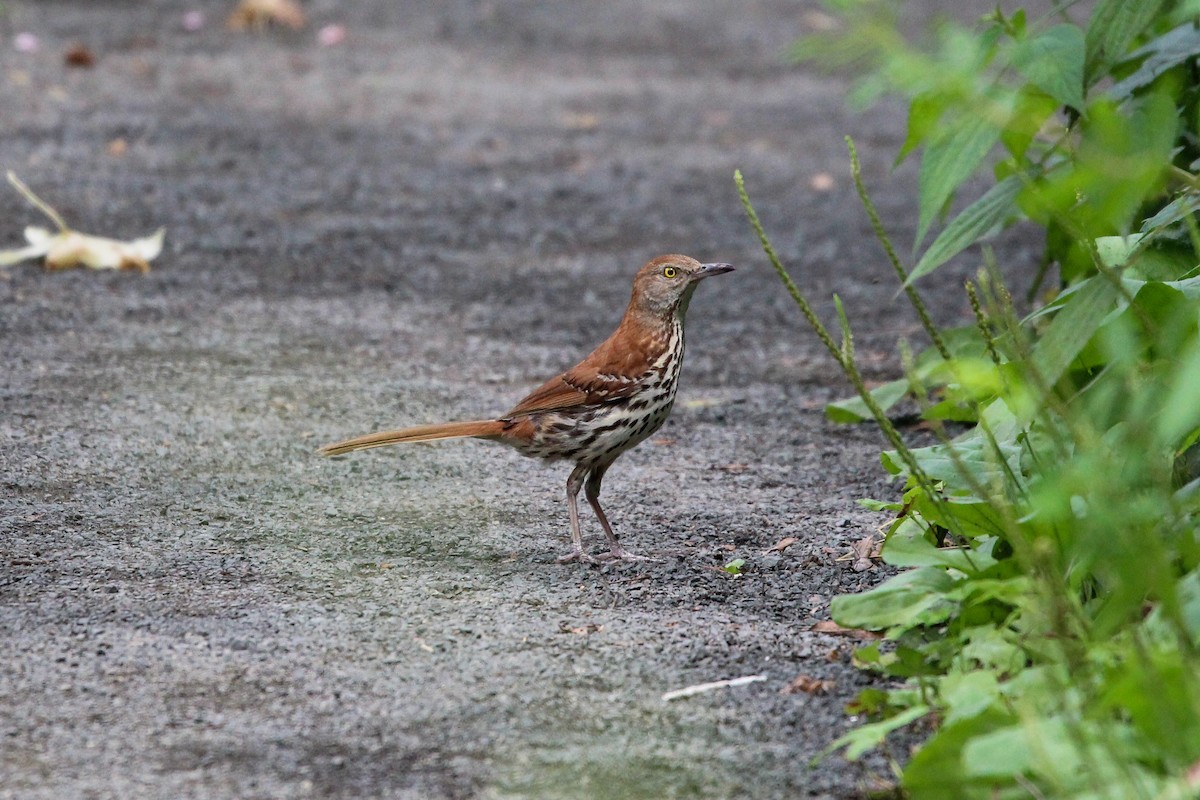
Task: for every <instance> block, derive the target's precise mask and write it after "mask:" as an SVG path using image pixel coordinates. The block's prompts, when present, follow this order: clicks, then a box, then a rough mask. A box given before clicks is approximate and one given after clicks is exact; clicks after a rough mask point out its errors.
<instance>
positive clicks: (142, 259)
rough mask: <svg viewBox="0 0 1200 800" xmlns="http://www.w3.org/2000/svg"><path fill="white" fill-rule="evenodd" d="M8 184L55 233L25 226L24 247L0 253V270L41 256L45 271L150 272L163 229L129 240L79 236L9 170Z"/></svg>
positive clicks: (160, 249) (163, 234) (161, 239)
mask: <svg viewBox="0 0 1200 800" xmlns="http://www.w3.org/2000/svg"><path fill="white" fill-rule="evenodd" d="M8 182H9V183H11V184H12V185H13V188H15V189H16V190H17V191H18V192H20V193H21V196H22V197H24V198H25V199H26V200H28V201H29V203H30V204H31V205H32V206H33V207H34V208H36V209H38V210H39V211H41V212H42V213H43V214H45V215H46V216H47V217H49V218H50V221H51V222H53V223H54V224H55V226H56V227H57V228H58V231H57V232H54V231H51V230H49V229H47V228H39V227H37V226H36V225H30V226H28V227H26V228H25V240H26V241H27V242H28V244H27V245H26V246H25V247H18V248H16V249H13V250H0V267H7V266H11V265H13V264H17V263H20V262H21V261H25V260H26V259H30V258H39V257H44V259H45V260H44V261H43V264H44V265H45V267H46V269H70V268H71V267H87V268H89V269H115V270H128V269H136V270H138V271H139V272H143V273H145V272H149V271H150V262H151V261H153V260H154V259H155V258H157V257H158V254H159V253H161V252H162V245H163V237H164V236H165V234H166V229H165V228H159V229H158V230H157V231H156V232H155V233H153V234H152V235H150V236H146V237H144V238H141V239H131V240H129V241H120V240H118V239H109V238H107V237H104V236H93V235H91V234H87V233H80V232H79V231H74V230H71V229H70V228H69V227H67V223H66V222H64V221H63V218H62V216H60V215H59V213H58V212H57V211H55V210H54V208H53V207H52V206H51V205H50V204H49V203H47V202H46V201H44V200H42V199H41V198H40V197H38V196H37V195H36V194H34V193H33V190H31V189H30V188H29V187H28V186H26V185H25V183H24V182H23V181H22V180H21V179H20V178H18V177H17V176H16V175H15V174H14V173H13V172H12V170H9V172H8Z"/></svg>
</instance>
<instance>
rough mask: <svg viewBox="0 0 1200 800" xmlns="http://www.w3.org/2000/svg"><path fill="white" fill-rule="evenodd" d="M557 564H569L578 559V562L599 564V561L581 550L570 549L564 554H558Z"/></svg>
mask: <svg viewBox="0 0 1200 800" xmlns="http://www.w3.org/2000/svg"><path fill="white" fill-rule="evenodd" d="M555 560H556V561H558V563H559V564H570V563H572V562H574V561H578V562H579V563H580V564H599V563H600V561H599V560H598V559H597V558H596V557H595V556H593V555H589V554H588V553H585V552H583V551H582V550H572V551H571V552H569V553H567V554H566V555H562V556H559V557H558V558H557V559H555Z"/></svg>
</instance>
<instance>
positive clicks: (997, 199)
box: [908, 175, 1023, 284]
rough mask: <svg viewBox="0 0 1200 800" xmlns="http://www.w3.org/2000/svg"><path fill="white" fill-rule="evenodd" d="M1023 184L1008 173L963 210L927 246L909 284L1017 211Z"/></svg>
mask: <svg viewBox="0 0 1200 800" xmlns="http://www.w3.org/2000/svg"><path fill="white" fill-rule="evenodd" d="M1022 185H1023V184H1022V181H1021V179H1020V177H1018V176H1016V175H1010V176H1009V177H1007V178H1005V179H1004V180H1002V181H1000V182H999V183H997V184H996V185H995V186H993V187H992V188H991V189H988V190H987V191H986V192H985V193H984V194H983V196H982V197H980V198H979V199H978V200H976V201H975V202H974V203H972V204H971V205H969V206H967V207H966V208H965V209H963V210H962V213H960V214H959V215H958V216H957V217H955V218H954V219H953V220H952V221H951V222H950V224H949V225H947V226H946V229H945V230H943V231H942V232H941V233H940V234H938V236H937V238H936V239H934V240H933V244H931V245H929V249H928V250H926V251H925V254H924V255H922V256H921V260H920V261H918V262H917V265H916V266H915V267H913V270H912V272H911V273H909V276H908V283H910V284H911V283H912V282H913V281H915V280H916V279H917V278H919V277H921V276H922V275H925V274H928V273H930V272H933V271H934V270H935V269H937V268H938V267H940V266H941V265H942V264H945V263H946V262H947V261H949V260H950V259H952V258H954V256H956V255H958V254H959V253H961V252H962V251H963V250H965V249H966V248H968V247H970V246H971V245H973V244H975V242H977V241H979V238H980V237H981V236H983V235H984V234H986V233H987V232H988V231H990V230H992V229H993V228H995V227H996V226H997V225H999V224H1001V223H1002V222H1004V220H1005V219H1007V218H1008V217H1009V216H1011V215H1012V214H1013V212H1014V211H1016V210H1017V195H1019V194H1020V193H1021V187H1022Z"/></svg>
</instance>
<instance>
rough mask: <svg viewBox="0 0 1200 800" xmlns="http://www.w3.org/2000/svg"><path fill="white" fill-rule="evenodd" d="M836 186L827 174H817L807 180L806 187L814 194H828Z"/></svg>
mask: <svg viewBox="0 0 1200 800" xmlns="http://www.w3.org/2000/svg"><path fill="white" fill-rule="evenodd" d="M835 185H836V184H835V183H834V180H833V176H832V175H830V174H829V173H828V172H818V173H817V174H816V175H813V176H812V177H811V178H809V179H808V187H809V188H810V189H812V190H813V191H814V192H828V191H829V190H830V189H832V188H833V187H834V186H835Z"/></svg>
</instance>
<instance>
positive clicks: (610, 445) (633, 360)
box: [320, 255, 733, 563]
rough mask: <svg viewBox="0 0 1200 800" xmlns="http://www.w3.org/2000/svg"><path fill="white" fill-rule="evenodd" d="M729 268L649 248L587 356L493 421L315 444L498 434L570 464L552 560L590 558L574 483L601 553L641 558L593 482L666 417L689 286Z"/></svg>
mask: <svg viewBox="0 0 1200 800" xmlns="http://www.w3.org/2000/svg"><path fill="white" fill-rule="evenodd" d="M732 270H733V267H731V266H730V265H728V264H701V263H700V262H699V261H697V260H696V259H694V258H688V257H687V256H681V255H667V256H659V257H658V258H656V259H654V260H652V261H650V262H649V263H648V264H646V266H644V267H642V268H641V270H639V271H638V274H637V276H636V277H635V278H634V279H633V296H632V297H630V299H629V307H628V308H626V309H625V316H624V317H622V319H621V324H620V325H618V326H617V330H616V331H615V332H614V333H613V334H612V336H609V337H608V339H606V340H605V341H604V343H603V344H601V345H600V346H599V347H597V348H596V349H595V350H593V351H592V353H591V355H589V356H588V357H587V358H585V359H584V360H583V361H581V362H579V364H577V365H576V366H574V367H572V368H571V369H569V370H567V371H566V372H564V373H562V374H561V375H558V376H556V377H553V378H551V379H550V380H548V381H546V383H544V384H542V385H541V386H540V387H538V388H537V389H535V390H534V391H533V392H532V393H531V394H530V395H529V396H528V397H526V398H525V399H524V400H522V401H521V402H519V403H517V405H516V407H515V408H513V410H512V411H509V412H508V413H507V414H505V415H504V416H502V417H500V418H499V419H488V420H477V421H474V422H448V423H445V424H442V425H418V426H416V427H413V428H404V429H402V430H398V431H384V432H382V433H372V434H369V435H367V436H360V437H358V438H356V439H348V440H347V441H344V442H338V443H336V444H329V445H325V446H324V447H322V448H321V450H320V452H321V453H322V454H323V455H327V456H337V455H341V454H343V453H349V452H351V451H354V450H365V449H367V448H371V447H383V446H384V445H389V444H398V443H400V442H428V441H432V440H435V439H458V438H465V437H472V438H476V439H489V440H491V441H497V442H503V443H504V444H507V445H511V446H512V447H515V448H516V449H517V450H518V451H520V452H521V454H522V455H527V456H531V457H534V458H543V459H546V460H557V459H566V460H568V461H574V462H575V469H573V470H571V476H570V477H569V478H567V510H568V512H569V513H570V517H571V552H570V553H568V554H567V555H565V556H563V557H562V558H560V559H559V561H560V562H562V563H565V562H569V561H584V562H589V563H593V562H595V561H596V560H597V558H596V557H593V556H591V555H588V554H587V553H585V552H583V538H582V534H581V533H580V530H579V502H578V496H579V490H580V489H581V488H582V489H583V490H584V496H585V497H587V501H588V503H589V504H590V505H591V507H592V510H593V511H595V512H596V518H597V519H598V520H600V525H601V527H603V528H604V535H605V536H606V537H607V538H608V544H609V548H610V552H609V553H607V554H605V555H603V556H601V557H600V558H603V559H622V560H629V561H634V560H644V559H642V557H640V556H635V555H633V554H632V553H630V552H629V551H628V550H626V549H625V548H624V547H622V546H621V542H620V541H619V540H618V539H617V535H616V534H615V533H613V531H612V526H610V525H609V524H608V517H606V516H605V515H604V509H602V508H601V507H600V482H601V481H602V480H604V472H605V470H607V469H608V468H609V467H610V466H611V465H612V463H613V462H614V461H616V460H617V458H618V457H619V456H620V455H621V454H622V453H624V452H625V451H626V450H629V449H630V448H632V447H635V446H636V445H637V444H638V443H640V442H641V441H642V440H644V439H645V438H646V437H648V436H650V435H651V434H652V433H654V432H655V431H656V430H658V429H659V428H660V427H662V424H663V423H664V422H665V421H666V419H667V415H668V414H670V413H671V405H672V404H673V403H674V402H675V389H676V387H677V386H678V385H679V368H680V366H682V364H683V318H684V315H685V314H686V313H687V308H688V303H689V302H690V301H691V299H692V294H693V293H694V292H695V291H696V286H697V285H698V284H699V283H700V281H701V280H703V279H704V278H707V277H709V276H710V275H720V274H721V273H723V272H730V271H732Z"/></svg>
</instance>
